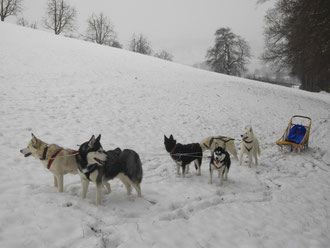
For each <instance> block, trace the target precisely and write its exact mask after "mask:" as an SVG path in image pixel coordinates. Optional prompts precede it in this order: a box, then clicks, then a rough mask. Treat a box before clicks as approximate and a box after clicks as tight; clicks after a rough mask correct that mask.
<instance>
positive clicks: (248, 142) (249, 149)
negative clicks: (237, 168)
mask: <svg viewBox="0 0 330 248" xmlns="http://www.w3.org/2000/svg"><path fill="white" fill-rule="evenodd" d="M252 142H253V140H252V141H244V140H243V145H244V147H245V149H246V150H248V152H250V151H251V150H252V148H253V146H252V147H251V148H247V147H246V145H245V144H244V143H246V144H251V143H252Z"/></svg>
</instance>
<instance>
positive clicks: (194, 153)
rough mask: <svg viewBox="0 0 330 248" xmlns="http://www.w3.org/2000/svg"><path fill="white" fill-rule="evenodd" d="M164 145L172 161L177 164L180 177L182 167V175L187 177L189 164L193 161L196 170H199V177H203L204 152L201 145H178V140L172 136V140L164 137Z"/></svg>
mask: <svg viewBox="0 0 330 248" xmlns="http://www.w3.org/2000/svg"><path fill="white" fill-rule="evenodd" d="M164 144H165V148H166V151H167V152H169V153H170V155H171V157H172V159H173V160H174V162H175V163H176V166H177V167H176V168H177V174H178V175H180V166H181V168H182V175H183V177H185V174H186V173H187V172H188V170H189V164H190V163H191V162H192V161H194V163H195V168H196V170H198V175H199V176H200V175H201V165H202V158H203V151H202V148H201V146H200V145H199V143H192V144H187V145H182V144H180V143H176V140H175V139H174V138H173V136H172V134H171V136H170V138H167V137H166V136H165V135H164Z"/></svg>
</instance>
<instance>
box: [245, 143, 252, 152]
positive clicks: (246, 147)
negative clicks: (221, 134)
mask: <svg viewBox="0 0 330 248" xmlns="http://www.w3.org/2000/svg"><path fill="white" fill-rule="evenodd" d="M250 143H251V142H250ZM244 147H245V149H246V150H248V152H250V151H251V150H252V147H251V148H250V149H249V148H247V147H246V145H244Z"/></svg>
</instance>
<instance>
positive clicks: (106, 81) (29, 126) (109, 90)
mask: <svg viewBox="0 0 330 248" xmlns="http://www.w3.org/2000/svg"><path fill="white" fill-rule="evenodd" d="M0 34H1V38H0V58H1V60H0V95H1V97H0V113H1V115H0V116H1V119H0V138H1V153H0V161H1V162H0V169H1V173H0V182H1V183H0V192H1V195H0V197H1V198H0V199H1V201H0V223H1V224H0V247H31V248H32V247H72V248H74V247H133V246H134V247H157V248H158V247H274V248H275V247H276V248H278V247H326V246H328V244H329V242H330V237H329V235H328V234H329V231H330V230H329V221H330V217H329V212H330V199H329V195H330V181H329V172H330V150H329V147H330V133H329V130H330V122H329V119H330V96H329V94H325V93H310V92H304V91H300V90H297V89H290V88H285V87H281V86H276V85H269V84H263V83H260V82H255V81H251V80H246V79H242V78H236V77H230V76H225V75H222V74H216V73H211V72H207V71H203V70H198V69H195V68H191V67H187V66H183V65H180V64H176V63H172V62H167V61H163V60H160V59H157V58H153V57H148V56H144V55H140V54H135V53H131V52H129V51H125V50H120V49H115V48H110V47H106V46H100V45H96V44H92V43H88V42H84V41H79V40H74V39H70V38H65V37H61V36H54V35H52V34H49V33H46V32H42V31H38V30H32V29H29V28H23V27H19V26H16V25H10V24H6V23H0ZM295 114H300V115H306V116H309V117H311V118H312V120H313V123H312V129H311V135H310V147H309V149H308V150H306V151H304V152H303V153H302V154H300V155H298V154H297V153H290V152H287V151H278V149H277V147H276V144H275V140H277V139H278V138H280V136H281V135H282V134H283V132H284V130H285V128H286V126H287V124H288V122H289V119H290V117H291V116H292V115H295ZM245 125H252V126H253V128H254V132H255V135H256V137H257V138H258V139H259V142H260V145H261V150H262V151H261V157H260V165H259V166H258V167H253V168H252V169H250V168H248V166H247V165H246V163H245V164H244V165H243V166H239V165H238V162H237V161H235V160H234V159H232V167H231V169H230V172H229V181H228V182H225V184H224V186H222V187H218V186H216V185H215V184H213V185H210V184H208V179H209V172H208V163H209V159H207V158H205V159H204V160H203V165H202V176H200V177H199V176H197V175H196V172H195V170H194V169H193V166H191V168H190V175H189V176H188V177H187V178H185V179H182V178H180V177H177V176H176V174H175V173H176V169H175V166H174V163H173V161H172V160H171V159H170V156H169V155H168V154H167V153H166V151H165V149H164V144H163V137H164V134H166V135H169V134H173V135H174V137H175V138H176V139H177V140H178V142H180V143H192V142H200V141H201V140H202V139H203V138H205V137H208V136H214V135H225V136H230V137H233V138H235V144H236V147H237V149H238V147H239V141H240V135H241V133H242V132H243V128H244V126H245ZM31 132H33V133H34V134H35V135H36V136H37V137H39V138H40V139H42V140H44V141H46V142H48V143H56V144H59V145H62V146H64V147H69V148H73V149H76V148H77V144H81V143H83V142H85V141H87V140H88V139H89V138H90V137H91V135H92V134H95V135H98V134H102V140H101V141H102V145H103V147H104V148H105V149H114V148H116V147H121V148H131V149H134V150H136V151H137V152H138V153H139V154H140V156H141V159H142V162H143V169H144V178H143V182H142V194H143V197H142V198H141V199H140V198H138V197H137V196H136V194H135V192H133V194H132V195H131V196H127V195H126V193H125V189H124V187H123V185H122V184H121V183H120V181H119V180H118V179H115V180H113V181H111V182H110V183H111V187H112V193H111V194H110V195H105V194H104V195H103V199H102V206H99V207H96V206H95V204H94V201H95V186H94V185H90V188H89V191H88V195H87V199H86V200H82V199H81V198H80V193H81V186H80V178H79V176H78V175H66V176H65V177H64V193H58V192H57V190H56V189H55V188H54V187H53V177H52V175H51V174H50V173H49V171H47V169H45V168H43V167H42V165H41V163H40V162H39V161H37V160H36V159H33V158H31V157H29V158H24V157H23V156H22V154H20V153H19V150H20V149H22V148H24V147H25V146H26V145H27V144H28V142H29V139H30V137H31ZM206 155H208V154H206ZM245 161H247V158H246V157H245Z"/></svg>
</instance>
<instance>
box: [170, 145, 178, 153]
mask: <svg viewBox="0 0 330 248" xmlns="http://www.w3.org/2000/svg"><path fill="white" fill-rule="evenodd" d="M177 145H178V144H175V146H174V147H173V149H172V151H171V152H170V154H172V153H173V152H174V151H175V149H176V146H177Z"/></svg>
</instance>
